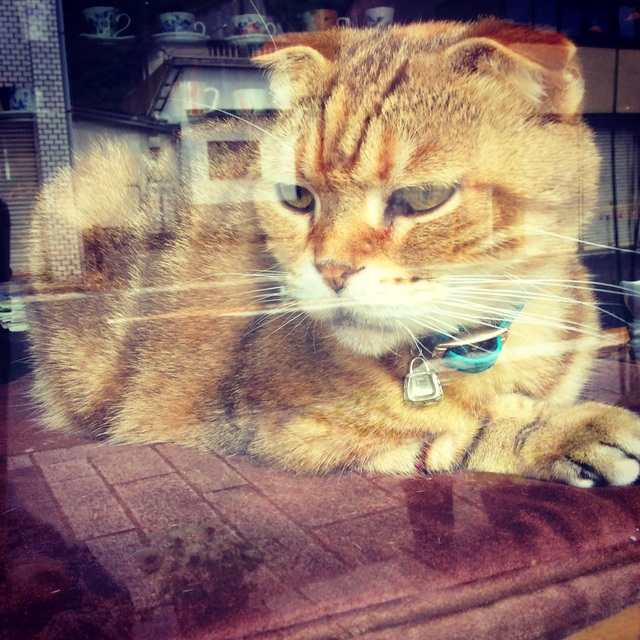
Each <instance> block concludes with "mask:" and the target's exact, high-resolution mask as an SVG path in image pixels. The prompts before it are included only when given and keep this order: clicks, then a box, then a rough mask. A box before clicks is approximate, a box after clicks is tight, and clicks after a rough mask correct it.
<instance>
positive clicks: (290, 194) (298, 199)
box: [276, 184, 315, 212]
mask: <svg viewBox="0 0 640 640" xmlns="http://www.w3.org/2000/svg"><path fill="white" fill-rule="evenodd" d="M276 194H277V195H278V199H279V200H280V202H282V203H283V204H284V205H286V206H287V207H289V208H291V209H295V210H296V211H304V212H308V211H313V208H314V207H315V198H314V197H313V193H311V191H309V189H307V188H305V187H302V186H300V185H299V184H277V185H276Z"/></svg>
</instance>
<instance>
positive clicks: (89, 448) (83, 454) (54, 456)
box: [34, 443, 107, 466]
mask: <svg viewBox="0 0 640 640" xmlns="http://www.w3.org/2000/svg"><path fill="white" fill-rule="evenodd" d="M105 446H107V445H104V444H98V443H91V444H81V445H78V446H71V447H66V448H59V449H49V450H46V451H38V452H37V453H34V458H35V459H36V462H37V463H38V464H39V465H42V466H44V465H52V464H56V463H58V462H66V461H68V460H86V459H87V458H88V457H89V455H90V454H91V453H92V452H93V451H96V450H97V449H99V448H101V447H105Z"/></svg>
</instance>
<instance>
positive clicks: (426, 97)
mask: <svg viewBox="0 0 640 640" xmlns="http://www.w3.org/2000/svg"><path fill="white" fill-rule="evenodd" d="M574 57H575V47H574V46H573V44H572V43H571V42H570V41H568V40H567V39H566V38H565V37H564V36H563V35H561V34H558V33H555V32H548V31H544V30H537V29H533V28H528V27H519V26H515V25H512V24H509V23H505V22H501V21H497V20H493V19H487V20H483V21H480V22H477V23H472V24H462V23H444V22H433V23H423V24H413V25H408V26H396V27H392V28H389V29H386V30H355V29H340V30H334V31H330V32H323V33H307V34H286V35H283V36H280V37H279V38H277V39H276V41H275V42H274V43H272V44H270V45H267V46H266V47H265V48H264V49H263V50H262V51H261V52H260V53H259V55H258V56H256V58H255V62H256V64H258V65H260V66H262V67H263V68H265V69H267V70H268V73H269V75H270V80H271V87H272V91H273V95H274V99H275V101H276V104H277V106H278V107H279V109H280V111H279V113H278V116H277V117H276V118H274V119H268V118H262V119H256V120H255V121H252V122H251V123H249V124H246V123H244V124H243V123H241V122H238V121H237V120H234V119H230V120H229V121H228V122H226V123H224V122H222V123H220V122H215V121H210V122H204V123H202V124H200V125H197V126H194V127H191V128H190V129H189V130H187V131H186V132H185V133H184V136H185V144H186V136H190V139H192V140H193V139H195V140H199V139H200V140H205V141H206V140H207V139H208V137H210V136H211V135H213V134H215V133H216V132H220V131H223V132H224V131H225V130H233V131H245V132H248V133H249V134H250V135H251V136H252V137H253V139H255V142H254V143H251V144H248V145H245V146H244V147H243V148H242V149H235V148H234V149H233V150H232V151H230V152H229V153H226V154H225V153H224V152H223V151H221V152H220V154H219V156H216V157H214V158H213V159H212V162H213V165H212V166H214V167H215V168H216V170H217V171H219V173H220V175H221V176H223V177H224V180H220V181H218V182H217V183H215V184H217V185H218V186H217V187H215V185H214V187H215V188H217V191H216V194H217V195H215V197H213V198H212V199H211V202H212V203H210V204H206V203H203V197H202V193H203V192H204V191H205V187H204V186H203V185H201V184H193V182H189V179H185V180H184V182H183V187H182V188H181V189H180V190H177V191H176V193H175V194H174V196H175V197H174V200H175V202H174V204H175V212H176V214H175V215H176V221H177V222H176V227H175V229H174V240H173V241H172V242H170V243H169V244H168V245H167V246H165V247H164V248H163V249H162V251H161V252H160V254H161V255H160V256H159V257H158V251H156V252H155V255H156V257H155V259H149V258H148V256H147V253H146V252H145V251H144V250H143V249H144V247H145V246H146V245H147V239H148V236H149V235H150V233H151V230H150V226H149V224H148V222H147V221H148V220H149V219H151V218H152V217H153V210H152V205H151V204H148V203H145V201H144V199H143V200H142V201H141V203H140V204H139V205H138V204H137V203H135V202H134V201H133V200H132V199H131V197H130V193H129V191H128V189H127V185H128V184H129V183H130V181H131V176H132V175H136V174H137V173H138V172H141V171H146V172H151V173H153V171H156V172H161V173H162V175H163V176H164V177H165V178H166V176H167V175H170V174H171V173H172V172H173V173H176V172H177V162H176V161H175V159H174V158H172V157H171V156H170V155H166V156H163V157H159V158H158V157H156V158H153V157H149V158H142V157H140V156H134V155H133V154H131V153H130V152H128V151H127V150H126V147H125V146H124V145H118V144H115V143H109V144H106V143H105V144H103V145H101V146H98V147H96V148H95V149H94V150H93V152H92V153H91V154H89V156H88V157H86V158H84V159H83V160H82V161H79V162H78V163H77V166H76V168H75V169H74V172H73V173H69V172H66V173H64V172H63V173H62V174H61V176H60V178H59V180H58V182H57V183H56V182H54V183H53V184H51V185H49V186H48V187H47V188H46V189H45V190H44V192H43V195H42V197H41V200H40V205H39V215H38V216H37V218H36V221H35V223H34V227H33V231H34V232H33V239H34V243H35V249H34V256H35V258H34V265H35V266H34V268H35V269H36V271H37V272H39V273H42V274H44V276H46V269H45V267H44V266H43V265H45V263H46V258H45V251H46V241H45V237H46V225H47V224H48V223H49V222H50V221H51V220H52V219H57V220H58V221H62V223H63V224H65V225H67V226H68V228H69V229H70V230H71V231H73V232H75V233H78V234H84V236H85V238H86V237H89V236H90V237H93V238H102V239H103V241H104V242H103V247H102V252H103V253H102V255H103V263H102V266H101V267H100V268H101V269H102V276H103V277H104V278H106V279H108V280H109V282H110V286H109V288H108V290H107V291H104V288H102V289H101V288H100V287H97V286H94V285H92V284H91V283H90V282H89V278H88V277H87V281H86V282H85V283H84V284H82V285H79V286H77V287H76V293H75V294H73V295H70V296H49V297H48V296H46V295H41V297H40V298H38V297H37V296H36V297H34V299H33V301H32V302H31V304H30V319H31V323H32V332H31V337H32V341H33V353H34V360H35V384H34V397H35V398H36V399H37V400H38V402H39V404H40V405H41V407H42V409H43V411H44V414H45V417H46V420H47V423H48V424H49V425H50V426H51V427H52V428H56V429H65V430H75V431H78V430H79V431H89V432H92V433H94V434H96V435H98V436H101V437H106V438H108V439H109V440H111V441H114V442H137V443H151V442H162V441H170V442H176V443H181V444H184V445H188V446H194V447H198V448H201V449H208V450H212V451H215V452H218V453H221V454H234V453H246V454H249V455H252V456H256V457H258V458H260V459H262V460H263V461H266V462H268V463H271V464H274V465H277V466H279V467H281V468H283V469H289V470H293V471H298V472H311V473H320V472H329V471H332V470H339V469H345V468H348V469H354V470H361V471H367V472H382V473H390V474H404V475H408V474H415V473H419V472H424V471H427V472H436V471H452V470H459V469H474V470H483V471H493V472H502V473H514V474H521V475H524V476H528V477H531V478H540V479H546V480H555V481H560V482H565V483H569V484H572V485H576V486H581V487H588V486H592V485H594V484H602V483H607V484H613V485H622V484H628V483H632V482H634V481H635V480H636V479H637V477H638V474H639V471H640V465H639V462H638V458H639V457H640V418H639V417H638V416H636V415H634V414H633V413H631V412H629V411H626V410H623V409H620V408H614V407H610V406H605V405H603V404H599V403H594V402H585V403H577V404H576V402H578V400H579V396H580V393H581V390H582V388H583V386H584V384H585V381H586V379H587V376H588V372H589V368H590V366H591V364H592V361H593V357H594V352H595V349H596V347H597V343H598V320H597V312H596V307H595V303H594V300H593V298H592V294H591V292H590V290H589V286H588V275H587V274H586V272H585V270H584V269H583V267H582V266H581V264H580V262H579V261H578V259H577V257H576V255H575V252H574V251H573V250H572V249H571V248H568V247H570V246H571V245H570V244H568V243H567V242H566V237H567V236H568V237H576V236H577V235H578V223H579V221H580V219H581V216H582V221H584V218H585V216H587V215H590V214H591V213H593V209H594V206H595V196H596V193H595V190H596V185H597V181H598V163H599V161H598V157H597V153H596V150H595V146H594V142H593V139H592V134H591V132H590V130H589V128H588V127H587V126H586V125H585V124H584V123H583V122H582V120H581V116H580V107H581V101H582V95H583V82H582V79H581V76H580V72H579V68H578V65H577V63H576V62H575V59H574ZM247 172H248V174H247ZM247 175H248V177H249V179H246V178H247ZM179 178H180V176H178V175H177V173H176V179H179ZM69 179H71V180H73V182H74V189H75V205H74V206H73V207H71V208H68V207H63V206H60V205H58V204H55V194H56V189H57V186H58V185H60V184H62V183H63V182H64V181H65V180H69ZM207 188H211V185H209V186H208V187H207ZM204 200H206V198H205V199H204ZM214 201H215V202H214ZM101 233H102V236H101V235H100V234H101ZM559 236H564V237H565V239H560V238H559ZM105 238H106V240H105ZM35 287H36V290H37V291H38V292H40V293H41V294H45V293H46V292H48V291H50V290H51V283H50V281H49V280H48V279H47V277H42V278H40V279H37V282H36V283H35ZM507 334H508V339H506V338H507Z"/></svg>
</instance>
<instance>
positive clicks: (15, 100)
mask: <svg viewBox="0 0 640 640" xmlns="http://www.w3.org/2000/svg"><path fill="white" fill-rule="evenodd" d="M35 107H36V101H35V97H34V94H33V89H31V88H30V87H16V88H15V89H13V91H12V92H11V94H10V96H9V109H10V110H11V111H35Z"/></svg>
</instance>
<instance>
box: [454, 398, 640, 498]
mask: <svg viewBox="0 0 640 640" xmlns="http://www.w3.org/2000/svg"><path fill="white" fill-rule="evenodd" d="M465 466H466V468H469V469H476V470H481V471H494V472H498V473H514V474H519V475H524V476H527V477H531V478H540V479H543V480H555V481H559V482H566V483H567V484H571V485H574V486H578V487H591V486H593V485H596V484H610V485H626V484H631V483H633V482H634V481H636V480H637V478H638V475H639V474H640V417H639V416H637V415H636V414H634V413H632V412H630V411H627V410H625V409H620V408H616V407H610V406H607V405H604V404H600V403H597V402H586V403H584V404H578V405H552V404H549V403H545V402H542V401H538V400H534V399H532V398H528V397H524V396H518V395H510V396H501V397H498V398H497V399H496V400H495V401H494V402H493V403H492V405H491V407H490V408H489V413H488V415H487V419H486V426H485V428H484V429H483V431H482V432H481V433H480V434H479V437H478V438H477V439H476V442H475V444H474V446H473V447H472V448H471V449H470V451H469V454H468V456H467V460H466V464H465Z"/></svg>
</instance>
